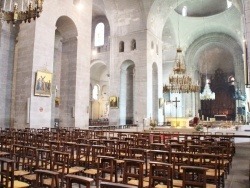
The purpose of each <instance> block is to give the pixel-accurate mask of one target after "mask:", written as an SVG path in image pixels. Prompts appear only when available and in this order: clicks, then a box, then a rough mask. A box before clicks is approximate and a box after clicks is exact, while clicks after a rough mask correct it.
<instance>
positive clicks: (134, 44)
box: [131, 39, 136, 51]
mask: <svg viewBox="0 0 250 188" xmlns="http://www.w3.org/2000/svg"><path fill="white" fill-rule="evenodd" d="M135 49H136V41H135V39H133V40H132V41H131V50H132V51H133V50H135Z"/></svg>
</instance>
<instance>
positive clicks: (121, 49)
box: [119, 41, 124, 52]
mask: <svg viewBox="0 0 250 188" xmlns="http://www.w3.org/2000/svg"><path fill="white" fill-rule="evenodd" d="M119 52H124V42H123V41H120V43H119Z"/></svg>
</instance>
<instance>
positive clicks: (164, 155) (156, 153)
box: [148, 150, 170, 163]
mask: <svg viewBox="0 0 250 188" xmlns="http://www.w3.org/2000/svg"><path fill="white" fill-rule="evenodd" d="M148 153H149V159H150V161H158V162H165V163H170V153H169V151H163V150H149V151H148Z"/></svg>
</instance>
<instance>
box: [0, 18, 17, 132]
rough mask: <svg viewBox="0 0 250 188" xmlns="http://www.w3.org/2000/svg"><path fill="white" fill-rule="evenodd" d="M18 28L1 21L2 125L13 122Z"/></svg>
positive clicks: (0, 81)
mask: <svg viewBox="0 0 250 188" xmlns="http://www.w3.org/2000/svg"><path fill="white" fill-rule="evenodd" d="M15 43H16V28H13V27H12V25H11V24H7V23H6V22H4V23H0V62H1V63H0V75H1V76H0V78H1V79H0V91H1V95H0V104H1V108H0V127H3V128H7V127H10V124H11V96H12V80H13V79H12V78H13V66H14V56H15Z"/></svg>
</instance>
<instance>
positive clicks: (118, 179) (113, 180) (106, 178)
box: [105, 176, 123, 183]
mask: <svg viewBox="0 0 250 188" xmlns="http://www.w3.org/2000/svg"><path fill="white" fill-rule="evenodd" d="M105 180H107V181H109V180H110V176H107V177H105ZM122 181H123V178H119V177H118V178H117V183H122ZM112 182H115V177H112Z"/></svg>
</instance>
